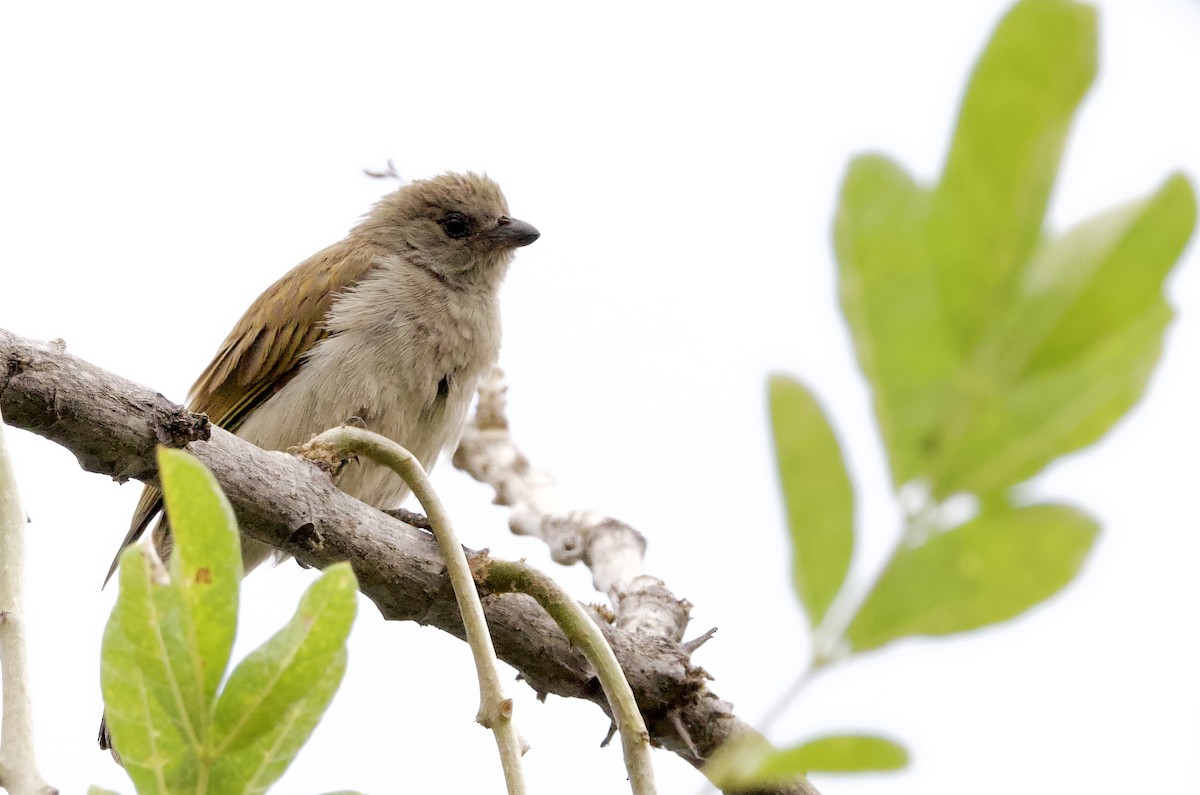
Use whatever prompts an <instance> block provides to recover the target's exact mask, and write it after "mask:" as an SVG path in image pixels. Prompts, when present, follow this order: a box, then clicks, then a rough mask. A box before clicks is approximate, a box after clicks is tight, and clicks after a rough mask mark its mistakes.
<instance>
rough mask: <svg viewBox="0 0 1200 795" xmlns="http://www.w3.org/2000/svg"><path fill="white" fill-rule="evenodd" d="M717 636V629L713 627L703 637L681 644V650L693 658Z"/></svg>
mask: <svg viewBox="0 0 1200 795" xmlns="http://www.w3.org/2000/svg"><path fill="white" fill-rule="evenodd" d="M716 634H717V628H716V627H713V628H712V629H710V630H709V631H708V632H705V633H704V634H703V635H701V636H699V637H697V638H692V639H691V640H688V641H684V642H683V643H680V644H679V647H680V648H681V649H683V650H684V651H685V652H687V655H688V657H691V656H692V655H693V654H695V653H696V649H698V648H700V647H701V646H703V645H704V644H705V643H708V642H709V641H710V640H712V638H713V635H716Z"/></svg>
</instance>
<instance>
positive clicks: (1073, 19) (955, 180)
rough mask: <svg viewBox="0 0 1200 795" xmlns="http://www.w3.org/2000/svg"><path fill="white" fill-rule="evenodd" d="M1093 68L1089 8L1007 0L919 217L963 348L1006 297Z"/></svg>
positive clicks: (1060, 0) (1058, 1) (1059, 0)
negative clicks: (926, 214)
mask: <svg viewBox="0 0 1200 795" xmlns="http://www.w3.org/2000/svg"><path fill="white" fill-rule="evenodd" d="M1095 73H1096V14H1095V11H1094V10H1093V9H1092V8H1091V7H1089V6H1086V5H1081V4H1078V3H1072V2H1066V0H1023V1H1022V2H1019V3H1017V4H1016V5H1015V6H1013V8H1012V10H1011V11H1009V13H1008V14H1007V15H1006V16H1005V17H1004V18H1003V19H1002V20H1001V22H1000V24H999V25H998V26H997V28H996V31H995V33H994V34H993V35H992V39H991V41H990V42H989V43H988V46H987V49H986V50H985V51H984V53H983V55H982V56H981V58H980V60H979V62H978V63H977V64H976V66H975V71H974V73H973V74H972V76H971V80H970V83H969V84H968V86H967V91H966V95H965V97H964V98H963V103H962V108H961V110H960V111H959V118H958V125H957V129H956V131H955V135H954V140H953V142H952V143H951V146H950V154H949V156H948V158H947V161H946V166H945V169H944V170H943V172H942V179H941V181H940V183H939V184H938V186H937V188H936V190H935V192H934V197H933V206H932V210H931V214H930V224H929V241H930V245H931V253H932V255H933V260H932V261H933V264H934V266H935V267H934V270H935V272H936V274H937V283H938V295H939V299H940V301H941V304H942V308H943V312H944V314H945V317H946V319H947V322H948V323H949V326H950V328H951V329H953V332H954V336H955V338H956V339H957V340H958V341H959V343H960V345H961V346H962V347H961V350H963V351H964V352H966V351H970V350H972V349H973V348H974V347H975V345H976V344H977V343H978V342H979V341H980V340H981V339H982V337H983V336H984V334H985V332H986V330H987V329H988V327H989V326H990V325H991V324H993V323H994V322H995V320H996V318H997V317H999V316H1000V315H1001V314H1002V313H1003V312H1004V311H1005V310H1006V309H1007V307H1008V306H1009V301H1010V298H1011V296H1012V295H1013V293H1014V292H1015V287H1016V285H1017V283H1018V277H1019V276H1020V274H1021V271H1022V269H1023V267H1024V266H1025V264H1026V262H1027V260H1028V258H1029V255H1030V253H1031V252H1032V251H1033V249H1034V247H1035V245H1036V244H1037V242H1038V238H1039V235H1040V234H1041V228H1042V219H1043V216H1044V214H1045V210H1046V202H1047V200H1048V198H1049V195H1050V190H1051V188H1052V187H1053V185H1054V180H1055V177H1056V174H1057V171H1058V163H1059V158H1060V156H1061V154H1062V148H1063V143H1064V141H1065V139H1066V135H1067V131H1068V128H1069V126H1070V123H1071V118H1072V116H1073V115H1074V113H1075V109H1076V107H1077V106H1078V105H1079V102H1080V101H1081V100H1082V99H1083V95H1084V94H1085V93H1086V92H1087V89H1088V87H1089V86H1090V85H1091V83H1092V80H1093V78H1094V77H1095Z"/></svg>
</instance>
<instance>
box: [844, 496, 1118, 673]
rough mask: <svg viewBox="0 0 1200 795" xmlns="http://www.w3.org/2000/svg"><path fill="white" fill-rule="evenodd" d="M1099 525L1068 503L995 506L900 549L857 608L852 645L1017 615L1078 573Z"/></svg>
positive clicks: (966, 628)
mask: <svg viewBox="0 0 1200 795" xmlns="http://www.w3.org/2000/svg"><path fill="white" fill-rule="evenodd" d="M1098 530H1099V527H1098V525H1097V524H1096V522H1095V521H1094V520H1093V519H1092V518H1090V517H1089V516H1087V515H1085V514H1083V513H1081V512H1079V511H1077V510H1075V509H1073V508H1069V507H1067V506H1062V505H1032V506H1027V507H1022V508H1016V509H1003V508H999V507H993V508H992V512H989V513H984V514H981V515H979V516H977V517H976V518H975V519H972V520H971V521H969V522H967V523H966V524H963V525H960V526H958V527H956V528H954V529H951V530H948V531H946V532H944V533H940V534H938V535H935V536H933V537H931V538H929V539H928V540H927V541H925V543H923V544H921V545H920V546H916V547H910V548H904V549H901V550H900V551H899V552H898V553H897V554H896V555H895V556H894V557H893V558H892V561H891V563H890V565H889V566H888V567H887V568H886V569H885V570H884V571H883V573H882V574H881V575H880V577H879V580H878V581H877V582H876V584H875V586H874V587H873V588H872V589H871V592H870V594H869V595H868V596H867V599H866V601H865V602H864V603H863V606H862V607H861V608H860V609H859V611H858V613H857V615H855V616H854V619H853V621H852V622H851V624H850V627H849V629H848V630H847V633H846V637H847V639H848V641H849V643H850V646H851V648H852V650H853V651H856V652H862V651H867V650H869V649H875V648H878V647H880V646H883V645H885V644H887V643H890V642H892V641H894V640H896V639H898V638H903V637H906V636H909V635H949V634H953V633H956V632H967V631H969V630H972V629H978V628H979V627H983V626H987V625H989V624H994V623H997V622H1000V621H1006V620H1008V619H1010V618H1013V617H1015V616H1017V615H1019V614H1020V613H1023V612H1024V611H1026V610H1028V609H1029V608H1031V607H1033V606H1034V605H1036V604H1038V603H1039V602H1041V601H1043V600H1045V599H1047V598H1049V597H1050V596H1052V595H1053V594H1055V593H1056V592H1058V591H1059V590H1060V589H1061V588H1062V587H1063V586H1065V585H1066V584H1067V583H1069V582H1070V581H1071V580H1072V578H1074V576H1075V575H1076V573H1077V572H1078V571H1079V569H1080V567H1081V566H1082V565H1083V561H1084V559H1085V558H1086V556H1087V553H1088V551H1089V550H1090V549H1091V547H1092V543H1093V541H1094V540H1095V537H1096V533H1097V532H1098Z"/></svg>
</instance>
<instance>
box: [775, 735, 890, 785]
mask: <svg viewBox="0 0 1200 795" xmlns="http://www.w3.org/2000/svg"><path fill="white" fill-rule="evenodd" d="M905 767H908V750H907V749H905V747H904V746H902V745H900V744H899V743H897V742H895V741H893V740H889V739H887V738H886V737H880V736H878V735H871V734H831V735H827V736H825V737H818V738H816V739H813V740H809V741H808V742H806V743H804V744H803V745H799V746H797V747H795V748H791V749H789V750H786V751H780V752H778V753H776V754H775V755H774V756H772V757H768V758H767V760H766V761H765V762H764V763H763V766H762V772H763V773H764V774H765V775H768V776H769V775H772V774H776V775H783V774H793V775H794V774H795V773H804V774H808V773H810V772H814V771H817V772H824V773H871V772H884V771H889V770H902V769H903V768H905Z"/></svg>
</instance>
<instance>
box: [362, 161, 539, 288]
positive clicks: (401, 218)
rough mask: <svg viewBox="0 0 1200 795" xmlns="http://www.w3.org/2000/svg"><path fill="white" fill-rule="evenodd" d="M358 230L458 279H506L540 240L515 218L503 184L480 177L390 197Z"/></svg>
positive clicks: (449, 178)
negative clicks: (518, 253)
mask: <svg viewBox="0 0 1200 795" xmlns="http://www.w3.org/2000/svg"><path fill="white" fill-rule="evenodd" d="M356 231H357V232H358V233H360V234H363V235H365V236H367V237H369V238H370V239H371V240H372V241H374V242H376V243H378V244H379V245H382V246H383V247H384V248H387V249H389V250H391V251H395V252H396V253H399V254H403V255H404V256H405V257H406V258H408V259H409V260H410V261H411V262H412V263H413V264H415V265H418V266H419V267H422V268H425V269H427V270H430V271H432V272H433V273H434V274H436V275H437V276H439V277H442V278H445V279H449V280H452V281H464V280H473V279H475V278H484V279H487V280H489V281H490V280H492V279H494V278H496V277H500V276H503V272H504V270H505V269H506V267H507V265H508V263H509V262H510V261H511V260H512V256H513V252H514V251H515V250H516V249H518V248H520V247H521V246H527V245H529V244H530V243H532V242H533V241H535V240H537V239H538V236H539V232H538V231H537V229H535V228H534V227H533V226H532V225H531V224H527V223H525V222H524V221H518V220H517V219H515V218H511V217H510V216H509V214H508V202H506V201H505V199H504V194H503V193H501V192H500V186H499V185H497V184H496V183H495V182H494V181H492V180H491V179H489V178H488V177H486V176H480V175H479V174H471V173H467V174H452V173H447V174H441V175H439V176H436V177H433V178H431V179H423V180H417V181H415V182H411V183H409V184H408V185H405V186H404V187H402V188H400V189H399V190H397V191H395V192H394V193H390V194H388V195H387V196H384V197H383V198H382V199H380V200H379V202H378V203H377V204H376V205H375V206H374V207H373V208H372V209H371V212H370V213H368V214H367V216H366V217H365V218H364V219H363V221H362V223H360V224H359V226H358V228H357V229H356Z"/></svg>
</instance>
